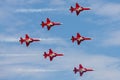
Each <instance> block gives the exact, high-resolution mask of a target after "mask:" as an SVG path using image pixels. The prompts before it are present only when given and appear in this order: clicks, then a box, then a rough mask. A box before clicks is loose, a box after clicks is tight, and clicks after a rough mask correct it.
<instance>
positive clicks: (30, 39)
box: [19, 34, 40, 47]
mask: <svg viewBox="0 0 120 80" xmlns="http://www.w3.org/2000/svg"><path fill="white" fill-rule="evenodd" d="M19 41H20V43H21V44H23V42H26V46H27V47H28V46H29V44H30V43H32V42H34V41H40V40H39V39H33V38H30V37H29V36H28V34H26V35H25V38H24V39H23V38H22V37H20V40H19Z"/></svg>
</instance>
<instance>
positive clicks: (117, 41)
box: [103, 30, 120, 46]
mask: <svg viewBox="0 0 120 80" xmlns="http://www.w3.org/2000/svg"><path fill="white" fill-rule="evenodd" d="M107 35H108V37H106V38H105V39H104V40H103V45H105V46H120V37H119V36H120V31H119V30H117V31H112V32H111V33H109V34H107Z"/></svg>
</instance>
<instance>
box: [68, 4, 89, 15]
mask: <svg viewBox="0 0 120 80" xmlns="http://www.w3.org/2000/svg"><path fill="white" fill-rule="evenodd" d="M84 10H90V8H84V7H81V6H80V5H79V4H78V3H76V7H75V8H73V7H72V6H71V8H70V11H71V13H72V12H73V11H76V15H77V16H78V15H79V13H80V12H81V11H84Z"/></svg>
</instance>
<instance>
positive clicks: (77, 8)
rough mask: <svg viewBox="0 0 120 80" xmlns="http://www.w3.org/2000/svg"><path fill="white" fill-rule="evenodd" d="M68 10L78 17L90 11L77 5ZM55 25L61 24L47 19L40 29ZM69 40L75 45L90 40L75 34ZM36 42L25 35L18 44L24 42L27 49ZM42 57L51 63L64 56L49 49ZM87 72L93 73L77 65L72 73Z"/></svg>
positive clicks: (48, 28)
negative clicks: (85, 11)
mask: <svg viewBox="0 0 120 80" xmlns="http://www.w3.org/2000/svg"><path fill="white" fill-rule="evenodd" d="M69 10H70V12H71V13H73V12H74V11H75V12H76V15H77V16H78V15H79V14H80V12H82V11H84V10H90V8H85V7H82V6H80V5H79V4H78V3H76V6H75V8H74V7H72V6H71V7H70V9H69ZM57 25H61V23H60V22H53V21H51V20H50V19H49V18H47V19H46V22H43V21H42V23H41V26H42V28H44V27H45V26H46V27H47V30H48V31H49V30H50V29H51V28H52V27H53V26H57ZM71 40H72V42H74V41H77V44H78V45H80V44H81V42H82V41H85V40H91V38H87V37H83V36H81V35H80V33H77V36H76V37H74V36H72V38H71ZM38 41H41V40H39V39H34V38H30V37H29V35H28V34H26V35H25V38H22V37H20V40H19V42H20V43H21V44H23V43H24V42H25V43H26V46H27V47H28V46H29V45H30V43H32V42H38ZM43 56H44V58H45V59H46V58H47V57H49V59H50V61H52V60H53V58H55V57H57V56H64V54H58V53H56V52H53V50H52V49H49V52H48V53H47V52H44V54H43ZM88 71H93V69H88V68H84V67H83V66H82V64H79V68H78V69H77V68H76V67H74V70H73V72H74V73H75V74H76V73H77V72H79V73H80V76H82V75H83V73H85V72H88Z"/></svg>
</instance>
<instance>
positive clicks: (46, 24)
mask: <svg viewBox="0 0 120 80" xmlns="http://www.w3.org/2000/svg"><path fill="white" fill-rule="evenodd" d="M41 25H42V28H44V27H45V26H47V29H48V30H50V29H51V27H53V26H55V25H61V23H60V22H52V21H50V19H49V18H47V19H46V22H43V21H42V24H41Z"/></svg>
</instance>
